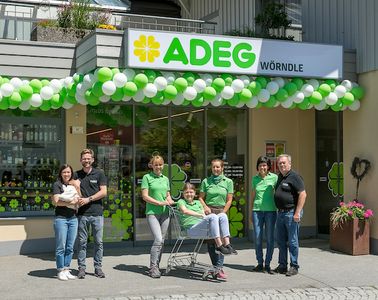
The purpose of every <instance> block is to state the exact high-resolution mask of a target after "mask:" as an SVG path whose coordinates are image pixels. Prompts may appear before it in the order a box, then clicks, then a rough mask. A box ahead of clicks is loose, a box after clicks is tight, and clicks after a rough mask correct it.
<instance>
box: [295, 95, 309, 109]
mask: <svg viewBox="0 0 378 300" xmlns="http://www.w3.org/2000/svg"><path fill="white" fill-rule="evenodd" d="M310 106H311V103H310V101H309V99H308V98H304V99H303V101H302V102H301V103H299V104H297V107H298V108H299V109H302V110H306V109H309V108H310Z"/></svg>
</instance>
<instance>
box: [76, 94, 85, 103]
mask: <svg viewBox="0 0 378 300" xmlns="http://www.w3.org/2000/svg"><path fill="white" fill-rule="evenodd" d="M76 100H77V102H78V103H79V104H81V105H88V101H87V99H85V97H82V96H79V97H77V98H76Z"/></svg>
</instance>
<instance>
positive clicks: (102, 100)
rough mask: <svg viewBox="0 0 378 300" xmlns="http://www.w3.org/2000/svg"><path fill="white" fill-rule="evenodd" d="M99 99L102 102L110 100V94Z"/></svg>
mask: <svg viewBox="0 0 378 300" xmlns="http://www.w3.org/2000/svg"><path fill="white" fill-rule="evenodd" d="M98 100H100V102H102V103H106V102H109V101H110V96H107V95H102V96H101V97H99V98H98Z"/></svg>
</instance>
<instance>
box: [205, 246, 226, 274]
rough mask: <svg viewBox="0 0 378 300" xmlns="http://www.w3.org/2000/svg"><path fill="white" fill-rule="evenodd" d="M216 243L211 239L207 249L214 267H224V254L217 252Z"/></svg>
mask: <svg viewBox="0 0 378 300" xmlns="http://www.w3.org/2000/svg"><path fill="white" fill-rule="evenodd" d="M215 247H216V245H215V243H214V241H209V242H208V244H207V251H208V252H209V256H210V260H211V263H212V265H213V266H214V267H218V268H222V267H223V264H224V256H223V254H221V253H219V254H217V253H216V252H215Z"/></svg>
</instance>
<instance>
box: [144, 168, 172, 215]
mask: <svg viewBox="0 0 378 300" xmlns="http://www.w3.org/2000/svg"><path fill="white" fill-rule="evenodd" d="M143 189H147V190H148V196H150V197H152V198H154V199H155V200H157V201H165V200H166V199H167V192H169V190H170V188H169V180H168V178H167V177H166V176H164V175H163V174H161V175H160V176H157V175H156V174H155V173H154V172H150V173H148V174H146V175H144V176H143V179H142V190H143ZM167 212H168V208H167V207H166V206H158V205H154V204H152V203H149V202H147V205H146V215H161V214H164V213H167Z"/></svg>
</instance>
